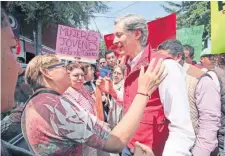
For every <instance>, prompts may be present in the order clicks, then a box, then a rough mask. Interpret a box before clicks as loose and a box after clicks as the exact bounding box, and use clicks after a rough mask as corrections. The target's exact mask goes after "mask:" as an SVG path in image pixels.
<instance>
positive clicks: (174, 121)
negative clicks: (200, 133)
mask: <svg viewBox="0 0 225 156" xmlns="http://www.w3.org/2000/svg"><path fill="white" fill-rule="evenodd" d="M141 54H142V52H141V53H139V54H138V55H137V56H136V57H135V58H134V59H133V60H132V61H129V62H128V63H129V65H130V67H131V69H132V68H133V67H134V66H135V64H136V63H137V61H138V60H139V58H140V57H141ZM163 64H164V65H165V67H166V69H165V72H164V74H165V73H167V74H168V75H167V76H166V78H165V79H164V80H163V81H162V83H161V84H160V85H159V95H160V100H161V102H162V104H163V107H164V113H165V116H166V118H167V119H168V120H169V121H170V124H169V137H168V139H167V141H166V144H165V147H164V151H163V156H191V152H190V149H191V147H192V146H193V145H194V141H195V138H196V137H195V133H194V129H193V126H192V122H191V115H190V105H189V101H188V96H187V89H186V83H185V72H184V71H183V68H182V66H181V65H180V64H179V63H178V62H176V61H174V60H170V59H167V60H164V61H163ZM122 95H123V93H121V92H117V100H118V101H120V102H121V101H123V96H122Z"/></svg>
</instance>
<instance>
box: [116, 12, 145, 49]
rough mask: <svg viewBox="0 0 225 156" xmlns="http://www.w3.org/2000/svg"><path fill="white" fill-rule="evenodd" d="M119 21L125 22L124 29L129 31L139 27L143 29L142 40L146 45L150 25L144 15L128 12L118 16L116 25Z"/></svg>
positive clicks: (142, 43) (143, 44)
mask: <svg viewBox="0 0 225 156" xmlns="http://www.w3.org/2000/svg"><path fill="white" fill-rule="evenodd" d="M119 22H123V24H124V29H125V30H127V31H134V30H137V29H139V30H141V32H142V34H141V38H140V42H141V45H142V46H146V42H147V37H148V26H147V23H146V20H145V19H144V18H143V17H142V16H139V15H136V14H128V15H125V16H121V17H119V18H117V19H116V20H115V22H114V24H115V25H116V24H117V23H119Z"/></svg>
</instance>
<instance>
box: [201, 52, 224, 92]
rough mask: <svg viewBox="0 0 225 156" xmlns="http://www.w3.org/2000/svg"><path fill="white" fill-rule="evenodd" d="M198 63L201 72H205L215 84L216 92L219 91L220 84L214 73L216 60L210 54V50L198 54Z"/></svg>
mask: <svg viewBox="0 0 225 156" xmlns="http://www.w3.org/2000/svg"><path fill="white" fill-rule="evenodd" d="M200 62H201V63H202V66H203V69H202V71H204V72H207V73H208V74H209V75H210V76H211V77H212V79H213V82H214V83H215V84H216V86H217V89H218V91H220V82H219V80H218V77H217V75H216V73H215V72H214V69H215V65H216V59H215V55H213V54H211V49H210V48H205V49H204V50H203V51H202V52H201V54H200Z"/></svg>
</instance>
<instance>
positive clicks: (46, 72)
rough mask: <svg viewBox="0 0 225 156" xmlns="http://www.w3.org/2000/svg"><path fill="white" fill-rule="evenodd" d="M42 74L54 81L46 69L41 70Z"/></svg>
mask: <svg viewBox="0 0 225 156" xmlns="http://www.w3.org/2000/svg"><path fill="white" fill-rule="evenodd" d="M40 72H41V73H42V75H43V76H44V77H46V78H48V79H52V78H53V77H52V76H51V75H50V74H49V71H48V70H47V69H44V68H40Z"/></svg>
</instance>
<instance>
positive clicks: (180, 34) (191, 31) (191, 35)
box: [177, 25, 204, 61]
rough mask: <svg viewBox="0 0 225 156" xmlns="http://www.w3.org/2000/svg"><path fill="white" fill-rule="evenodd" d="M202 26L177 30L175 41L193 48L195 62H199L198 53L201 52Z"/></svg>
mask: <svg viewBox="0 0 225 156" xmlns="http://www.w3.org/2000/svg"><path fill="white" fill-rule="evenodd" d="M203 31H204V26H203V25H201V26H194V27H191V28H182V29H180V30H177V39H178V40H179V41H180V42H181V43H182V44H183V45H185V44H188V45H190V46H192V47H194V50H195V57H194V59H195V60H196V61H199V58H200V53H201V52H202V34H203Z"/></svg>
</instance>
